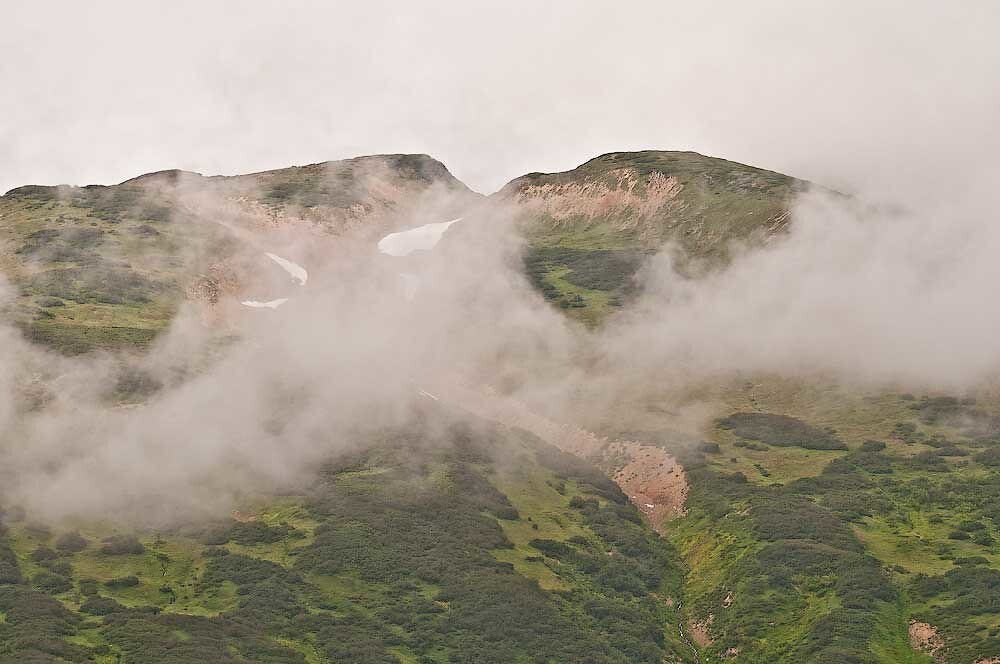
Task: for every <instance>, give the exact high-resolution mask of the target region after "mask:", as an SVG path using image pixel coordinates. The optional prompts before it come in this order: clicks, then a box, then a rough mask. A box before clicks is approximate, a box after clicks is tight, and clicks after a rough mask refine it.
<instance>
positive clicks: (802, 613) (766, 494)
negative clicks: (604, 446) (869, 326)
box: [607, 378, 1000, 664]
mask: <svg viewBox="0 0 1000 664" xmlns="http://www.w3.org/2000/svg"><path fill="white" fill-rule="evenodd" d="M709 394H711V399H712V400H713V402H714V403H715V417H714V419H712V420H711V421H710V422H709V423H708V424H707V425H706V427H705V429H704V431H703V432H702V433H703V437H704V441H703V442H702V443H700V444H699V445H698V446H697V451H692V452H690V453H688V454H687V456H686V459H685V461H686V469H687V472H688V479H689V482H690V492H689V494H688V500H687V508H688V512H687V514H686V515H685V516H684V517H681V518H679V519H676V520H674V521H671V522H670V523H669V524H668V525H667V528H666V533H667V537H668V539H669V540H670V541H671V542H672V543H673V544H674V545H675V546H676V547H677V550H678V551H679V552H680V555H681V557H682V558H683V560H684V562H685V565H686V567H687V569H688V573H687V575H686V577H685V585H684V588H685V596H686V597H687V602H688V604H687V606H688V611H689V613H688V614H687V619H688V620H690V621H693V623H694V624H695V625H700V626H702V627H703V628H704V633H705V635H706V636H707V637H708V639H710V642H709V641H706V642H705V647H704V649H703V651H702V657H703V660H702V661H705V662H723V661H733V660H734V659H735V661H739V662H865V663H867V662H872V663H874V662H884V663H889V662H931V661H932V658H931V657H930V656H929V654H930V653H933V654H934V661H937V662H943V663H947V664H973V663H975V662H987V661H990V658H991V657H998V656H1000V603H998V597H1000V596H998V595H997V594H996V590H997V588H998V587H1000V586H998V584H1000V546H998V543H997V538H998V537H1000V513H998V507H997V506H998V505H1000V400H997V399H996V397H995V395H988V394H987V395H983V396H982V397H981V398H979V399H978V400H977V399H972V398H965V399H957V398H954V397H948V396H940V395H925V396H914V395H910V394H898V393H881V392H865V391H861V390H844V389H843V388H840V387H837V386H834V385H822V384H813V383H804V382H801V381H792V380H785V379H778V378H768V379H756V380H755V381H754V382H753V383H749V384H747V383H741V384H738V385H737V384H734V385H725V386H721V385H716V386H714V387H712V388H709ZM702 396H705V393H704V392H703V393H702ZM649 403H650V404H653V405H647V406H642V405H640V404H639V403H638V402H637V403H635V404H632V405H631V406H628V405H626V406H624V407H623V409H622V410H621V411H620V412H618V413H617V415H616V423H615V422H609V423H607V426H608V433H609V434H612V435H615V434H618V433H623V432H624V431H625V429H626V427H627V428H628V431H627V433H628V435H629V436H632V437H637V436H641V437H642V438H644V439H645V440H649V441H656V442H660V443H661V444H665V445H667V446H676V444H677V439H676V434H674V433H672V432H671V431H670V429H669V428H668V427H669V426H670V422H671V420H670V418H669V416H666V415H664V414H663V410H662V408H657V407H655V404H656V401H655V399H651V401H650V402H649ZM637 422H641V423H642V426H643V428H644V430H643V431H635V427H636V423H637ZM911 623H916V624H915V626H914V629H915V631H916V632H918V633H919V632H920V629H919V628H923V629H924V630H925V631H927V633H929V634H932V635H933V636H932V638H931V639H930V640H929V641H927V642H923V641H921V640H920V639H919V638H916V639H915V640H914V643H915V644H916V646H917V651H915V650H914V648H912V647H911V645H910V639H909V634H908V632H909V630H910V629H911V627H910V625H911ZM727 653H728V654H727ZM733 653H738V655H734V654H733Z"/></svg>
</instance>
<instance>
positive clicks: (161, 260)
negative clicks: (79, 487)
mask: <svg viewBox="0 0 1000 664" xmlns="http://www.w3.org/2000/svg"><path fill="white" fill-rule="evenodd" d="M478 200H479V196H478V195H477V194H474V193H473V192H471V191H470V190H469V189H468V188H467V187H466V186H465V185H463V184H462V183H461V182H459V181H458V180H456V179H455V178H454V177H453V176H452V175H451V174H450V173H449V172H448V170H447V169H446V168H445V167H444V165H443V164H441V163H440V162H438V161H435V160H433V159H431V158H430V157H427V156H426V155H379V156H371V157H359V158H356V159H349V160H345V161H332V162H324V163H321V164H312V165H310V166H302V167H292V168H285V169H280V170H274V171H267V172H263V173H254V174H250V175H239V176H234V177H223V176H215V177H203V176H201V175H198V174H197V173H188V172H183V171H163V172H159V173H151V174H148V175H143V176H140V177H137V178H133V179H131V180H127V181H125V182H123V183H121V184H119V185H114V186H97V185H93V186H86V187H70V186H58V187H42V186H24V187H18V188H16V189H13V190H11V191H9V192H7V194H6V195H4V196H2V197H0V271H2V272H3V274H4V275H5V276H6V277H7V278H8V279H9V280H10V281H11V282H12V283H13V286H14V287H15V289H16V290H17V296H18V297H17V301H16V304H15V306H14V308H13V310H12V311H11V312H9V314H10V315H11V317H12V318H13V319H14V320H15V321H16V322H17V324H18V325H19V326H20V327H21V328H22V329H23V330H24V331H25V333H26V335H27V336H28V337H29V338H31V339H33V340H35V341H38V342H40V343H43V344H45V345H48V346H50V347H54V348H56V349H58V350H60V351H62V352H64V353H68V354H76V353H81V352H86V351H90V350H94V349H133V350H141V349H143V348H145V347H147V346H148V345H149V343H150V342H151V341H152V340H153V339H154V338H155V337H156V335H157V334H158V333H159V332H161V331H162V330H163V329H164V328H165V327H166V326H167V324H168V323H169V321H170V320H171V318H172V317H173V315H174V313H175V312H176V310H177V308H178V305H179V303H180V302H181V301H182V300H183V299H185V298H187V299H193V300H199V301H204V302H207V303H209V304H214V303H215V302H216V301H217V300H218V299H219V297H220V296H222V295H238V294H240V293H241V292H242V291H241V287H242V286H244V285H245V284H246V282H248V281H251V280H252V279H253V278H254V277H255V276H259V273H260V271H261V270H260V268H259V266H257V265H255V264H254V263H253V262H252V260H251V259H250V258H248V256H247V254H250V253H254V254H259V251H260V249H259V247H260V246H261V245H263V246H273V245H275V244H278V246H281V244H282V243H286V242H288V241H289V238H290V236H291V239H292V240H293V241H294V243H295V244H297V245H303V244H304V245H306V246H308V245H309V244H310V240H309V238H313V240H312V242H313V243H319V244H322V243H323V242H324V241H329V239H330V238H338V239H340V240H342V241H345V242H346V241H349V240H351V239H354V238H359V237H360V238H372V237H377V236H379V234H380V233H384V232H385V231H386V230H387V229H393V228H395V225H396V224H399V223H402V222H403V221H404V220H405V221H406V222H407V223H409V222H410V218H411V217H412V216H414V215H417V214H418V213H419V214H427V215H432V217H431V218H432V219H436V215H438V214H441V215H446V214H453V213H455V212H456V211H458V210H461V209H464V208H465V207H467V206H468V205H469V204H471V203H473V202H475V201H478Z"/></svg>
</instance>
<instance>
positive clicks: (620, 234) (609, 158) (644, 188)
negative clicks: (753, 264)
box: [494, 151, 806, 325]
mask: <svg viewBox="0 0 1000 664" xmlns="http://www.w3.org/2000/svg"><path fill="white" fill-rule="evenodd" d="M623 170H624V171H627V172H628V173H629V174H630V175H631V178H630V179H629V180H628V181H626V182H625V183H622V182H620V181H619V177H620V175H621V173H622V172H623ZM651 174H662V175H663V176H666V177H668V178H676V182H677V184H678V185H679V190H678V192H677V193H676V195H675V196H673V197H672V198H671V199H670V200H669V201H667V202H665V203H664V204H663V205H661V206H656V207H654V208H653V209H642V208H641V206H642V203H643V201H645V200H646V199H647V197H648V189H649V183H650V180H649V178H650V175H651ZM602 186H603V187H607V189H608V190H609V191H611V192H613V193H617V192H621V191H623V190H625V189H628V190H629V191H630V192H631V193H632V194H634V198H632V199H627V200H626V201H625V202H622V201H618V202H614V203H607V204H604V205H601V206H598V207H597V211H593V212H590V211H588V212H587V213H586V214H583V213H579V214H564V213H562V212H559V213H555V212H553V211H552V209H550V208H545V207H542V208H538V207H537V206H535V207H533V204H536V205H537V203H538V201H540V200H549V201H552V200H555V199H560V200H562V201H564V202H565V201H569V203H570V204H573V203H575V202H579V201H583V200H586V199H587V198H588V196H593V195H594V194H593V190H594V188H595V187H597V188H600V187H602ZM805 186H806V183H804V182H801V181H798V180H794V179H793V178H790V177H788V176H785V175H781V174H778V173H773V172H771V171H765V170H763V169H759V168H754V167H751V166H746V165H743V164H738V163H735V162H730V161H726V160H724V159H716V158H712V157H705V156H703V155H700V154H696V153H693V152H657V151H646V152H628V153H612V154H607V155H602V156H600V157H597V158H595V159H592V160H590V161H588V162H587V163H585V164H583V165H581V166H579V167H578V168H576V169H573V170H572V171H567V172H564V173H548V174H547V173H532V174H529V175H525V176H523V177H520V178H518V179H516V180H514V181H512V182H511V183H509V184H508V185H507V186H505V187H504V188H503V189H502V190H501V191H500V192H498V193H497V194H495V195H494V199H495V200H498V201H504V202H512V201H518V203H517V204H518V205H519V206H520V210H521V218H522V222H523V223H524V225H525V229H526V232H527V234H528V237H529V240H530V245H531V250H530V251H529V253H528V256H527V259H526V260H527V266H528V271H529V274H531V275H532V277H533V278H534V281H535V283H536V285H537V286H538V287H539V288H540V289H541V290H542V291H543V293H544V294H545V295H546V297H548V298H549V299H550V300H552V301H553V302H554V303H555V304H557V305H558V306H560V307H562V308H564V309H566V310H567V313H568V314H569V315H571V316H573V317H575V318H578V319H580V320H583V321H585V322H587V323H588V324H592V325H593V324H597V323H598V322H600V320H601V319H603V318H604V317H605V316H607V315H608V314H609V313H611V312H612V311H614V308H615V307H618V306H621V304H622V303H623V300H625V301H627V299H628V296H629V294H630V291H631V289H632V277H633V275H634V274H635V272H636V269H637V268H638V267H639V266H640V265H641V263H642V260H643V258H644V257H645V256H648V255H650V254H652V253H655V252H656V251H658V250H659V249H660V248H661V247H663V246H664V245H665V244H667V243H671V244H674V245H676V246H677V247H678V249H679V250H680V257H681V263H682V267H686V268H687V269H689V270H692V271H695V270H698V269H702V268H704V267H706V266H707V267H713V266H718V265H720V264H722V263H724V262H725V261H726V260H727V258H728V254H729V248H730V245H731V243H733V242H740V243H748V244H751V245H752V244H757V243H760V242H762V241H763V240H765V239H766V238H767V237H768V236H769V235H771V234H773V233H774V232H778V231H779V230H780V229H781V228H783V226H784V220H785V219H786V217H787V211H788V206H789V201H790V199H791V197H792V196H793V195H794V194H795V193H796V192H798V191H801V190H802V189H804V187H805ZM584 188H585V189H586V190H587V191H586V192H585V191H583V189H584ZM588 192H589V193H588ZM654 195H655V194H654ZM519 197H520V199H519ZM564 207H565V206H564V205H559V206H556V208H557V209H560V208H564ZM699 266H700V267H699ZM592 271H596V272H600V273H603V274H604V276H605V278H603V279H600V280H595V279H593V278H592V276H591V275H590V274H589V273H590V272H592ZM577 296H580V297H579V298H578V297H577ZM581 300H582V301H581Z"/></svg>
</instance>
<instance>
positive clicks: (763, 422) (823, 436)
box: [717, 413, 847, 450]
mask: <svg viewBox="0 0 1000 664" xmlns="http://www.w3.org/2000/svg"><path fill="white" fill-rule="evenodd" d="M717 424H718V426H719V427H720V428H722V429H732V431H733V433H734V434H736V435H737V436H739V437H740V438H747V439H750V440H759V441H761V442H764V443H767V444H769V445H777V446H779V447H803V448H805V449H807V450H844V449H847V446H846V445H845V444H844V443H843V441H841V440H839V439H838V438H837V436H836V435H835V432H834V431H832V430H821V429H817V428H816V427H812V426H809V425H808V424H806V423H805V422H803V421H801V420H797V419H795V418H794V417H789V416H787V415H772V414H770V413H733V414H732V415H730V416H729V417H724V418H722V419H720V420H719V421H718V422H717Z"/></svg>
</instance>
